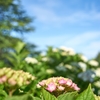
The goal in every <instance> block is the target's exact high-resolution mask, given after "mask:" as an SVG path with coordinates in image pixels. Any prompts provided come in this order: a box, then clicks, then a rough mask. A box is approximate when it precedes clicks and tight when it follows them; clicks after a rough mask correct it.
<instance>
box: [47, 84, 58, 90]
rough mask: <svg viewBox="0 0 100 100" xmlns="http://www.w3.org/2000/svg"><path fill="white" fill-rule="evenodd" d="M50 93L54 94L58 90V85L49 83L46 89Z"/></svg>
mask: <svg viewBox="0 0 100 100" xmlns="http://www.w3.org/2000/svg"><path fill="white" fill-rule="evenodd" d="M46 89H47V90H48V91H49V92H53V91H55V90H56V85H55V84H54V83H49V84H48V86H47V88H46Z"/></svg>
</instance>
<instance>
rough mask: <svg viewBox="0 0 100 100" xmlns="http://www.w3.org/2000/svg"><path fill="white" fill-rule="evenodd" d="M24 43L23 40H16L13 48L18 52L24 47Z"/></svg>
mask: <svg viewBox="0 0 100 100" xmlns="http://www.w3.org/2000/svg"><path fill="white" fill-rule="evenodd" d="M24 46H25V43H24V42H20V41H19V42H18V43H17V45H16V46H15V50H16V52H17V53H20V52H21V51H22V49H23V48H24Z"/></svg>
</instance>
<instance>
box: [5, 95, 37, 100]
mask: <svg viewBox="0 0 100 100" xmlns="http://www.w3.org/2000/svg"><path fill="white" fill-rule="evenodd" d="M4 100H35V99H34V98H33V97H32V96H31V95H29V94H25V95H22V96H11V97H7V98H5V99H4ZM36 100H38V99H36Z"/></svg>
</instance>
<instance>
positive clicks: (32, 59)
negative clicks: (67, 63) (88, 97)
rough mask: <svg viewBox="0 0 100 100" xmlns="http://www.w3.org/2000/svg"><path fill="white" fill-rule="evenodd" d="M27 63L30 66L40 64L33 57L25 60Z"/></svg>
mask: <svg viewBox="0 0 100 100" xmlns="http://www.w3.org/2000/svg"><path fill="white" fill-rule="evenodd" d="M25 61H26V62H27V63H28V64H29V63H31V64H37V63H38V60H37V59H35V58H32V57H26V58H25Z"/></svg>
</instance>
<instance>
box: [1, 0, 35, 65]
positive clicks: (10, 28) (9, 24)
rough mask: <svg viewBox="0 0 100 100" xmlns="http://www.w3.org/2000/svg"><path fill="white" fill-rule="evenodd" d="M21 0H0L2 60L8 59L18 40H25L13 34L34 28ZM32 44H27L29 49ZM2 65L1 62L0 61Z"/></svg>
mask: <svg viewBox="0 0 100 100" xmlns="http://www.w3.org/2000/svg"><path fill="white" fill-rule="evenodd" d="M22 8H23V7H22V5H21V1H20V0H6V1H5V0H0V61H2V60H3V61H5V62H7V61H6V56H7V55H8V53H9V51H11V50H12V49H13V48H14V46H15V45H16V44H17V42H18V41H23V40H22V39H20V38H16V37H12V36H11V34H12V33H13V32H15V33H16V34H23V33H27V32H30V31H33V30H34V27H33V26H32V25H31V22H32V21H33V20H32V18H30V17H29V16H28V15H27V14H26V12H25V11H24V10H23V9H22ZM28 47H30V48H31V49H32V47H33V48H34V46H32V45H31V44H30V46H26V48H27V49H30V48H28ZM0 65H2V64H1V62H0Z"/></svg>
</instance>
